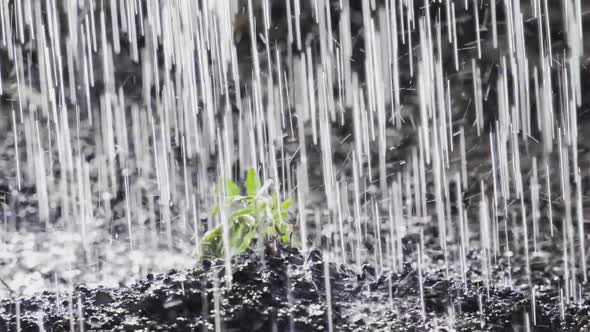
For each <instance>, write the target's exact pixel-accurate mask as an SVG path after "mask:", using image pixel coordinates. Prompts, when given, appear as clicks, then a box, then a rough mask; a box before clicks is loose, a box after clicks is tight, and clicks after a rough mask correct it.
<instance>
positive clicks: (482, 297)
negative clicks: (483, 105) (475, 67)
mask: <svg viewBox="0 0 590 332" xmlns="http://www.w3.org/2000/svg"><path fill="white" fill-rule="evenodd" d="M473 255H475V253H473ZM499 263H500V264H499V265H498V266H497V267H496V269H495V270H494V271H493V273H492V274H493V276H494V278H498V279H500V278H502V276H501V275H502V273H503V272H504V271H505V270H504V269H501V268H498V267H499V266H500V265H501V263H502V262H499ZM326 270H327V271H326ZM513 272H514V275H513V277H514V278H515V279H518V278H519V271H518V269H514V271H513ZM538 272H539V273H538V274H536V276H537V278H538V279H539V280H537V281H539V282H545V283H546V285H543V286H538V287H536V288H535V302H534V304H533V302H531V296H530V293H529V292H530V291H531V290H530V289H528V290H527V289H526V287H514V288H509V287H501V286H500V285H501V283H499V282H498V283H494V285H493V286H489V287H486V286H485V285H484V283H483V282H481V281H480V282H477V280H478V279H480V277H481V273H480V271H478V268H477V266H475V265H473V266H472V268H471V269H470V271H469V273H468V275H469V276H470V280H469V282H467V283H466V284H464V283H463V282H462V281H461V280H460V278H457V277H452V276H451V277H449V278H447V277H446V276H445V271H444V270H439V271H430V272H424V273H422V272H421V271H419V270H418V269H417V268H416V266H413V265H412V264H406V266H405V267H404V271H402V272H401V273H383V274H378V273H377V272H376V269H375V268H374V267H372V266H369V265H365V266H363V268H362V270H360V271H358V272H353V271H352V270H351V269H348V268H347V267H346V266H336V265H334V264H329V265H328V267H325V266H324V261H323V260H322V255H321V253H320V252H318V251H312V252H310V253H309V254H308V255H306V256H302V255H301V254H300V253H299V251H298V250H296V249H292V248H281V249H280V250H279V251H276V250H271V249H270V248H267V249H266V250H265V253H264V255H261V254H256V253H254V252H251V251H249V252H247V253H245V254H244V255H242V256H239V257H235V258H234V259H233V261H232V272H231V283H229V282H228V279H227V276H226V273H225V264H223V262H222V261H220V260H215V261H203V262H202V263H200V264H199V266H198V267H196V268H193V269H187V270H182V271H177V270H171V271H169V272H168V273H164V274H155V275H153V274H149V275H147V276H146V277H145V278H143V279H141V280H139V281H137V282H136V283H134V284H132V285H131V286H129V287H121V288H102V287H98V288H91V287H86V286H84V285H78V286H76V287H75V288H74V289H73V291H72V292H67V293H61V294H58V295H56V294H54V293H51V292H44V293H42V294H40V295H38V296H34V297H28V298H20V299H19V300H18V302H16V301H15V300H14V299H12V300H9V299H5V300H2V301H0V330H3V331H17V330H18V329H19V328H20V330H21V331H39V330H40V324H42V325H43V328H44V329H45V331H69V330H70V329H71V328H73V329H74V330H82V329H83V330H113V331H136V330H148V331H213V330H215V328H216V327H219V328H221V331H328V330H329V328H330V326H331V328H332V329H333V331H423V330H435V331H451V330H455V331H522V330H523V329H525V328H530V330H531V331H580V330H581V329H584V328H588V327H590V300H589V299H588V298H587V297H585V298H584V299H583V300H582V301H581V303H575V304H574V303H570V304H564V303H563V298H560V295H559V294H557V293H556V292H555V289H556V288H555V287H554V286H552V285H551V283H555V282H558V280H557V279H552V277H551V275H550V272H548V271H546V269H545V268H543V267H540V268H539V271H538ZM326 274H328V275H329V283H326V280H325V278H324V276H325V275H326ZM451 274H452V273H451ZM480 280H481V279H480ZM420 284H421V286H422V287H420ZM326 287H329V289H330V290H331V291H330V292H329V298H328V295H327V294H328V292H326ZM584 288H587V286H584ZM421 289H422V295H421V291H420V290H421ZM583 291H586V292H587V289H584V290H583ZM527 322H529V323H527ZM533 322H534V325H533V324H532V323H533ZM527 324H528V325H527Z"/></svg>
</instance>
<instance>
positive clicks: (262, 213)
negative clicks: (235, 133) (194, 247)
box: [200, 168, 293, 258]
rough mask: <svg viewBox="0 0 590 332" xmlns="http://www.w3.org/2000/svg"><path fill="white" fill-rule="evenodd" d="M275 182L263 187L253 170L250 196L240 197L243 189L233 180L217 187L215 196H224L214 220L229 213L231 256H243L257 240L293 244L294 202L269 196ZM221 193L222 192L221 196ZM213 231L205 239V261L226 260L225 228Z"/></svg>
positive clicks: (248, 183) (249, 176)
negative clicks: (291, 214) (291, 211)
mask: <svg viewBox="0 0 590 332" xmlns="http://www.w3.org/2000/svg"><path fill="white" fill-rule="evenodd" d="M270 183H271V182H267V183H265V184H264V186H262V185H261V182H260V178H259V177H258V175H257V173H256V170H255V169H254V168H250V169H249V170H248V173H247V176H246V195H240V187H239V186H238V185H237V184H236V183H235V182H233V181H231V180H223V179H221V180H220V181H219V183H218V185H217V186H216V187H215V194H216V195H219V196H221V199H220V203H219V204H218V205H217V206H215V208H214V210H213V213H212V215H213V218H216V217H217V216H219V215H220V212H221V209H222V208H223V209H224V211H227V212H228V215H229V216H227V217H226V220H222V221H221V222H222V223H224V222H225V223H226V225H227V227H228V241H229V248H230V250H231V255H237V254H240V253H242V252H244V251H246V250H247V249H249V248H250V247H252V245H253V244H254V243H255V241H256V240H262V239H263V240H265V241H274V242H275V243H277V244H290V242H291V234H292V233H293V225H291V224H290V223H289V222H288V210H289V208H290V207H291V206H292V205H293V200H292V199H291V198H288V199H286V200H284V201H282V202H281V200H280V199H279V197H278V196H277V195H276V194H272V195H269V194H268V193H267V191H268V187H269V185H270ZM220 190H222V191H221V192H220ZM222 223H220V224H219V225H217V226H216V227H215V228H213V229H211V230H209V231H208V232H206V233H205V235H203V237H202V238H201V244H200V249H201V250H200V251H201V258H214V257H223V255H224V243H223V224H222Z"/></svg>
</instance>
